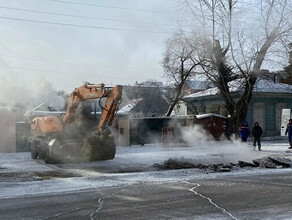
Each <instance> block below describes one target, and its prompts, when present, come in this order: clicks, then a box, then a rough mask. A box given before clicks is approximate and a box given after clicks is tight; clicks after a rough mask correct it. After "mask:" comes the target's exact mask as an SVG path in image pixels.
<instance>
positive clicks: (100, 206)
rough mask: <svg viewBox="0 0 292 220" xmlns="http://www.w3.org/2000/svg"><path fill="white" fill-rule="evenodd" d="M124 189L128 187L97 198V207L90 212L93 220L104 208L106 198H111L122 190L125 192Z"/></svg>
mask: <svg viewBox="0 0 292 220" xmlns="http://www.w3.org/2000/svg"><path fill="white" fill-rule="evenodd" d="M123 191H126V189H122V190H119V191H117V192H114V193H112V194H110V195H107V196H104V197H102V198H100V199H98V200H97V202H98V205H97V209H96V210H94V211H93V212H92V213H91V214H90V216H89V218H90V219H91V220H94V219H95V215H96V214H97V213H98V212H99V211H100V210H101V209H102V206H103V201H104V199H106V198H110V197H113V196H114V195H116V194H118V193H120V192H123Z"/></svg>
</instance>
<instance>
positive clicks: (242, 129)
mask: <svg viewBox="0 0 292 220" xmlns="http://www.w3.org/2000/svg"><path fill="white" fill-rule="evenodd" d="M238 132H239V134H240V138H241V140H242V141H243V142H246V141H247V138H248V136H249V135H250V130H249V126H248V123H247V121H245V120H244V121H242V123H241V125H240V126H239V128H238Z"/></svg>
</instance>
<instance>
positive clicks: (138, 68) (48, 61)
mask: <svg viewBox="0 0 292 220" xmlns="http://www.w3.org/2000/svg"><path fill="white" fill-rule="evenodd" d="M0 57H8V58H14V59H23V60H32V61H37V62H46V63H56V64H65V65H77V66H90V67H98V68H101V69H121V67H102V66H98V65H92V64H80V63H69V62H58V61H52V60H41V59H34V58H27V57H17V56H8V55H2V54H0ZM127 69H130V70H149V71H159V69H158V68H141V67H140V66H139V67H127ZM55 72H56V71H55Z"/></svg>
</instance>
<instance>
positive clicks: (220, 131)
mask: <svg viewBox="0 0 292 220" xmlns="http://www.w3.org/2000/svg"><path fill="white" fill-rule="evenodd" d="M194 123H195V124H199V125H201V126H202V127H203V128H204V129H205V130H206V131H207V132H209V133H210V134H211V135H212V136H213V137H214V138H215V139H216V140H220V138H221V137H222V136H225V135H226V134H227V123H228V121H227V118H226V117H224V116H222V115H219V114H214V113H209V114H202V115H196V119H195V121H194Z"/></svg>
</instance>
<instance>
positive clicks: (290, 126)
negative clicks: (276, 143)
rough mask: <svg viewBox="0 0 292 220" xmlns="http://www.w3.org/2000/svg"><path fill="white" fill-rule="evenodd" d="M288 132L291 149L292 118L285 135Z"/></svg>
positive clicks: (291, 147)
mask: <svg viewBox="0 0 292 220" xmlns="http://www.w3.org/2000/svg"><path fill="white" fill-rule="evenodd" d="M287 134H288V140H289V143H290V147H289V149H292V119H289V123H288V124H287V128H286V132H285V135H287Z"/></svg>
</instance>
